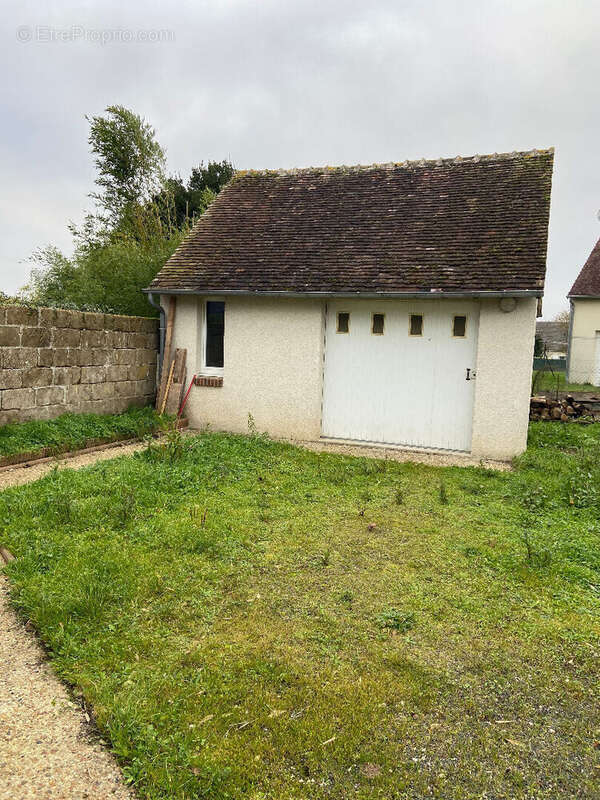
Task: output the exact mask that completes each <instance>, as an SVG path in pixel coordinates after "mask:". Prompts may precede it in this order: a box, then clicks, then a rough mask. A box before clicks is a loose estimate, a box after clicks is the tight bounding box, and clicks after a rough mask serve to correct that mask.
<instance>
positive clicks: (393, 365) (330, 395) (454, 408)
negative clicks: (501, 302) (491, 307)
mask: <svg viewBox="0 0 600 800" xmlns="http://www.w3.org/2000/svg"><path fill="white" fill-rule="evenodd" d="M478 327H479V307H478V304H477V303H476V302H469V301H465V302H462V301H458V300H457V301H452V300H433V301H419V302H414V303H411V302H407V301H389V302H382V301H374V302H372V303H370V302H369V301H367V300H362V301H350V302H342V301H336V302H334V303H330V304H329V305H328V307H327V320H326V333H325V336H326V340H325V374H324V385H323V425H322V433H323V436H326V437H331V438H336V439H353V440H355V441H363V442H378V443H385V444H404V445H410V446H414V447H431V448H439V449H444V450H464V451H469V450H470V449H471V428H472V419H473V396H474V390H475V380H473V379H469V380H467V378H471V376H472V374H473V372H474V371H475V359H476V352H477V331H478Z"/></svg>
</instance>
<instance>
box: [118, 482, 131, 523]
mask: <svg viewBox="0 0 600 800" xmlns="http://www.w3.org/2000/svg"><path fill="white" fill-rule="evenodd" d="M135 496H136V493H135V489H133V488H132V487H130V486H125V487H123V489H122V490H121V496H120V497H119V498H118V502H117V503H116V508H115V519H116V525H117V528H121V529H123V528H125V527H126V526H127V524H128V522H129V521H130V520H131V519H132V517H133V515H134V513H135Z"/></svg>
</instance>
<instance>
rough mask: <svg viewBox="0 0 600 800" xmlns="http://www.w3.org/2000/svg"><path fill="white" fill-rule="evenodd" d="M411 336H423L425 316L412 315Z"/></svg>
mask: <svg viewBox="0 0 600 800" xmlns="http://www.w3.org/2000/svg"><path fill="white" fill-rule="evenodd" d="M410 335H411V336H422V335H423V315H422V314H411V315H410Z"/></svg>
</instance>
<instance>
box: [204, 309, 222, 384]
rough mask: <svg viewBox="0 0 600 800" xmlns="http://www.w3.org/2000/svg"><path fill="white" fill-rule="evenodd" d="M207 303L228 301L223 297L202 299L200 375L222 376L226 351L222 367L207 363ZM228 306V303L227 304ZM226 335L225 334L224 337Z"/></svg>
mask: <svg viewBox="0 0 600 800" xmlns="http://www.w3.org/2000/svg"><path fill="white" fill-rule="evenodd" d="M207 303H226V301H225V298H223V297H203V298H202V299H201V300H200V309H199V311H200V325H199V326H198V327H199V332H200V336H199V347H200V375H205V376H206V377H210V378H222V377H223V373H224V371H225V353H223V366H222V367H209V366H207V364H206V304H207ZM225 308H227V305H225ZM224 338H225V337H224V336H223V339H224ZM223 350H225V342H224V341H223Z"/></svg>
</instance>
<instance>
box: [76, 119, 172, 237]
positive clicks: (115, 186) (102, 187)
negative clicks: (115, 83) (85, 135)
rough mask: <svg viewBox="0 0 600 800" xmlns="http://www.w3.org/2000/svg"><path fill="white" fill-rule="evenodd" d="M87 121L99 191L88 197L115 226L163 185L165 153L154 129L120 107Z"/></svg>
mask: <svg viewBox="0 0 600 800" xmlns="http://www.w3.org/2000/svg"><path fill="white" fill-rule="evenodd" d="M86 119H87V120H88V121H89V123H90V136H89V140H88V141H89V144H90V148H91V151H92V153H93V155H94V163H95V165H96V169H97V173H98V174H97V176H96V180H95V183H96V186H97V187H98V188H99V191H97V192H94V193H93V194H92V195H91V196H92V197H93V198H94V200H95V201H96V202H97V204H98V206H99V207H100V209H101V211H102V212H103V214H105V215H106V216H107V217H108V219H109V220H110V221H112V222H113V224H115V225H117V226H118V225H120V224H122V218H123V216H124V215H127V214H128V213H129V212H130V211H131V209H132V207H135V206H140V205H143V204H144V203H147V202H148V201H149V200H150V199H151V198H152V197H153V195H155V194H156V193H157V191H159V190H160V189H161V188H162V186H163V185H164V181H165V153H164V150H163V149H162V147H161V146H160V145H159V143H158V142H157V141H156V134H155V131H154V128H152V127H151V125H149V124H148V123H147V122H146V121H145V120H144V119H142V117H140V116H139V115H138V114H134V113H133V111H129V109H127V108H124V107H123V106H108V108H107V109H106V112H105V116H98V117H87V118H86Z"/></svg>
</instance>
